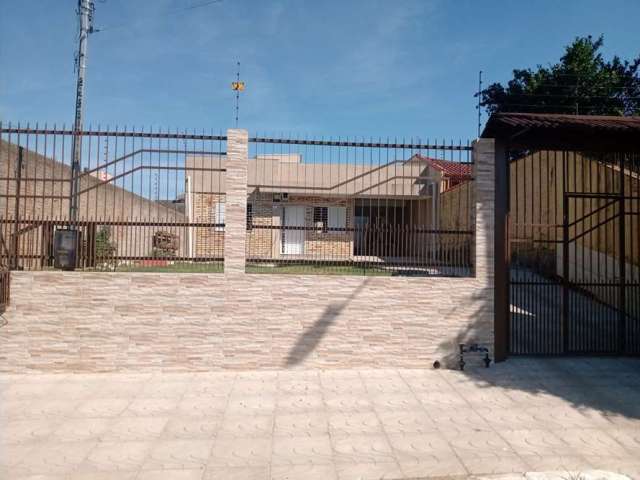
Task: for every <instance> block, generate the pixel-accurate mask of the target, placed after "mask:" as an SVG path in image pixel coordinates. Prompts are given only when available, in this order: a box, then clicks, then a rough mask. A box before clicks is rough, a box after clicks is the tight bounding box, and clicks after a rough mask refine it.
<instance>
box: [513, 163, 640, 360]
mask: <svg viewBox="0 0 640 480" xmlns="http://www.w3.org/2000/svg"><path fill="white" fill-rule="evenodd" d="M639 172H640V157H639V156H638V154H630V153H625V152H622V153H615V154H613V153H609V154H589V153H585V152H582V153H579V152H569V151H539V152H535V153H528V154H524V155H520V156H518V157H517V158H514V159H512V160H511V161H510V219H509V232H508V239H509V258H510V287H509V294H510V353H511V354H529V355H531V354H533V355H536V354H537V355H559V354H639V353H640V273H639V271H640V222H639V217H640V175H639Z"/></svg>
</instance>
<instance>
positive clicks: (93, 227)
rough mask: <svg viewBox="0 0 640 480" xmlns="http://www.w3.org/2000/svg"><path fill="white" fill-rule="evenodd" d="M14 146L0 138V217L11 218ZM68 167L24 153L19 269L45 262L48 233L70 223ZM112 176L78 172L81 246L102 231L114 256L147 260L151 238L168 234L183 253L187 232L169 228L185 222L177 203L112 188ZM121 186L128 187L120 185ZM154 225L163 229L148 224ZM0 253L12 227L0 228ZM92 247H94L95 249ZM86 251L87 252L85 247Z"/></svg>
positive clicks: (5, 252)
mask: <svg viewBox="0 0 640 480" xmlns="http://www.w3.org/2000/svg"><path fill="white" fill-rule="evenodd" d="M17 158H18V147H17V146H16V145H15V144H13V143H9V142H6V141H2V140H0V178H1V179H2V180H0V218H2V219H13V218H15V217H16V209H15V207H16V201H15V200H16V199H15V194H16V181H15V180H13V179H15V178H16V169H17ZM70 178H71V168H70V167H69V165H66V164H64V163H62V162H59V161H57V160H55V159H53V158H50V157H48V156H45V155H41V154H39V153H37V152H35V151H33V150H30V149H25V150H24V158H23V167H22V175H21V186H20V190H21V201H20V203H19V212H18V213H17V216H18V218H19V219H20V220H21V224H20V229H21V233H20V235H19V244H18V247H19V251H20V254H21V255H22V256H23V259H22V260H21V262H22V264H23V266H25V267H27V262H29V263H30V264H31V267H34V266H35V265H36V264H40V263H42V262H45V264H46V263H47V262H50V258H51V255H52V248H53V232H54V230H55V229H56V228H59V227H60V226H62V225H63V224H64V223H65V222H68V220H69V193H70V185H71V182H70ZM113 183H114V182H113V177H112V176H111V175H109V174H108V173H107V172H105V171H100V170H99V171H96V172H89V171H86V172H83V173H82V174H81V176H80V182H79V191H80V195H79V197H78V216H77V219H78V221H79V222H82V223H81V226H80V229H81V230H82V235H83V240H84V244H85V245H91V244H95V239H96V236H97V235H99V234H100V232H101V230H103V229H108V230H109V241H110V242H111V243H112V244H113V246H114V247H115V251H114V252H113V253H114V255H116V256H121V257H123V258H125V259H126V258H129V259H131V258H133V257H146V256H151V255H152V254H153V251H154V244H153V243H154V235H156V233H157V232H166V231H171V233H172V234H173V235H175V236H177V238H178V240H179V242H178V243H179V246H178V249H177V251H176V255H179V256H183V255H184V254H185V253H184V251H185V250H186V249H185V248H184V246H185V238H186V234H185V232H186V230H187V229H186V228H184V227H171V224H172V223H178V224H184V222H185V216H184V213H182V212H181V211H180V207H179V206H178V205H177V204H176V205H171V206H165V205H163V204H161V203H159V202H154V201H152V200H149V199H147V198H144V197H142V196H140V195H137V194H135V193H133V192H131V191H129V190H127V189H126V188H121V187H119V186H116V185H114V184H113ZM125 184H128V183H126V182H125ZM131 221H137V222H144V224H142V225H136V226H126V225H112V226H105V225H104V223H105V222H107V223H108V222H120V223H124V222H131ZM153 223H158V224H162V225H163V226H155V225H150V224H153ZM0 228H1V229H0V255H1V256H2V257H6V256H7V255H8V254H9V250H10V248H11V245H12V243H11V238H12V236H13V225H11V224H8V223H5V224H2V225H0ZM94 246H95V245H94ZM86 248H89V247H88V246H87V247H86Z"/></svg>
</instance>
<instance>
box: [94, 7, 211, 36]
mask: <svg viewBox="0 0 640 480" xmlns="http://www.w3.org/2000/svg"><path fill="white" fill-rule="evenodd" d="M222 2H223V0H209V1H207V2H201V3H194V4H192V5H187V6H186V7H180V8H170V9H168V10H165V11H164V12H162V13H160V14H158V15H155V16H154V17H152V18H142V19H140V20H134V21H132V22H124V23H119V24H115V25H107V26H106V27H102V28H96V29H94V30H93V31H94V32H104V31H107V30H115V29H117V28H125V27H131V26H133V25H136V24H140V23H144V22H148V21H150V20H153V19H159V18H163V17H166V16H167V15H171V14H176V13H181V12H185V11H188V10H195V9H196V8H202V7H207V6H209V5H213V4H214V3H222Z"/></svg>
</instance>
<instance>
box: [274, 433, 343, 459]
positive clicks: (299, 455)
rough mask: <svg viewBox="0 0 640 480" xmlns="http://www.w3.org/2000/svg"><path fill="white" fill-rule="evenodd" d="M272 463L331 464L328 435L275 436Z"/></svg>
mask: <svg viewBox="0 0 640 480" xmlns="http://www.w3.org/2000/svg"><path fill="white" fill-rule="evenodd" d="M271 463H272V464H273V465H305V464H313V465H331V464H332V451H331V441H330V439H329V435H328V434H327V435H315V436H311V437H275V438H274V439H273V455H272V458H271Z"/></svg>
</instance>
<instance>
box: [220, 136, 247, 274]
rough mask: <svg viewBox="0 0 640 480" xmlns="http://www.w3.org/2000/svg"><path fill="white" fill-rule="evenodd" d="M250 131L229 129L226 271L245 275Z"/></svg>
mask: <svg viewBox="0 0 640 480" xmlns="http://www.w3.org/2000/svg"><path fill="white" fill-rule="evenodd" d="M248 158H249V134H248V133H247V131H246V130H238V129H231V130H227V159H226V169H227V172H226V175H225V187H226V202H225V203H226V207H225V227H224V273H225V275H244V269H245V260H246V258H245V257H246V250H245V242H246V234H247V231H246V229H247V163H248Z"/></svg>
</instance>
